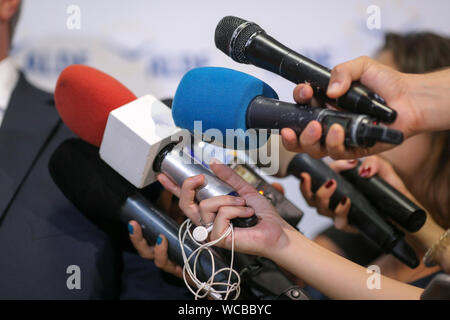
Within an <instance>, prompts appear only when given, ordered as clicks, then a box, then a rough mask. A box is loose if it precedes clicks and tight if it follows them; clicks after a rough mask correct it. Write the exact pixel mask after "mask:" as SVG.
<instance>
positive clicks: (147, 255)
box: [128, 220, 154, 260]
mask: <svg viewBox="0 0 450 320" xmlns="http://www.w3.org/2000/svg"><path fill="white" fill-rule="evenodd" d="M128 231H129V234H130V240H131V243H132V244H133V246H134V247H135V248H136V250H137V252H138V253H139V255H140V256H141V257H142V258H144V259H148V260H153V258H154V247H151V246H149V245H148V243H147V240H145V238H144V237H143V235H142V229H141V226H140V225H139V224H138V223H137V222H136V221H134V220H131V221H130V222H128Z"/></svg>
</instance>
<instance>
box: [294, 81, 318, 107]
mask: <svg viewBox="0 0 450 320" xmlns="http://www.w3.org/2000/svg"><path fill="white" fill-rule="evenodd" d="M313 95H314V91H313V89H312V88H311V86H310V85H309V84H306V83H300V84H299V85H297V86H296V87H295V89H294V100H295V102H297V103H300V104H304V103H308V102H310V101H311V99H312V97H313Z"/></svg>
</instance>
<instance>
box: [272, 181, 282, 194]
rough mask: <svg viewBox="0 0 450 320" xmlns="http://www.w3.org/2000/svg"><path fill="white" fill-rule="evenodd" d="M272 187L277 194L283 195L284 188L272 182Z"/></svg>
mask: <svg viewBox="0 0 450 320" xmlns="http://www.w3.org/2000/svg"><path fill="white" fill-rule="evenodd" d="M272 187H274V188H275V189H276V190H277V191H278V192H279V193H281V194H283V195H284V188H283V186H282V185H281V184H279V183H276V182H273V183H272Z"/></svg>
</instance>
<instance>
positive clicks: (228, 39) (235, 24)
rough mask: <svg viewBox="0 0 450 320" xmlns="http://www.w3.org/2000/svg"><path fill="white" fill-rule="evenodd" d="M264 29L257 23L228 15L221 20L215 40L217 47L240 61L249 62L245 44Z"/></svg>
mask: <svg viewBox="0 0 450 320" xmlns="http://www.w3.org/2000/svg"><path fill="white" fill-rule="evenodd" d="M261 31H262V32H264V30H263V29H262V28H261V27H260V26H258V25H257V24H256V23H253V22H249V21H247V20H244V19H241V18H238V17H234V16H227V17H225V18H223V19H222V20H220V21H219V23H218V24H217V27H216V32H215V36H214V41H215V43H216V47H217V48H218V49H219V50H221V51H222V52H223V53H225V54H226V55H227V56H230V57H231V58H232V59H233V60H234V61H236V62H239V63H247V64H248V63H249V60H248V59H247V57H246V56H245V45H246V43H247V41H248V40H249V39H250V37H251V36H252V35H254V34H255V33H257V32H261Z"/></svg>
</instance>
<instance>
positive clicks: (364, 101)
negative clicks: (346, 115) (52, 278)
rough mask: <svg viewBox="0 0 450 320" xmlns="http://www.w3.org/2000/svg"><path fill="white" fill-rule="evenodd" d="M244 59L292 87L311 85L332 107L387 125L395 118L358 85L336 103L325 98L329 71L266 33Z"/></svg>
mask: <svg viewBox="0 0 450 320" xmlns="http://www.w3.org/2000/svg"><path fill="white" fill-rule="evenodd" d="M245 55H246V58H247V59H248V60H249V61H250V62H251V63H252V64H253V65H255V66H258V67H260V68H263V69H266V70H269V71H272V72H274V73H276V74H279V75H280V76H282V77H283V78H285V79H287V80H289V81H291V82H293V83H295V84H299V83H310V84H311V87H312V88H313V90H314V93H315V96H316V97H320V98H321V99H323V100H324V101H326V102H327V103H329V104H331V105H334V106H337V107H340V108H342V109H345V110H347V111H350V112H354V113H360V114H367V115H371V116H373V117H375V118H377V119H379V120H382V121H385V122H389V123H392V122H394V121H395V119H396V117H397V113H396V111H395V110H393V109H391V108H389V107H388V106H386V103H385V101H384V100H383V99H382V98H381V97H379V96H377V95H376V94H375V93H373V92H372V91H370V90H369V89H368V88H367V87H365V86H363V85H362V84H361V83H359V82H353V84H352V85H351V87H350V89H349V90H348V91H347V93H345V94H344V95H343V96H341V97H340V98H339V99H337V100H335V99H330V98H328V96H327V94H326V91H327V88H328V84H329V82H330V78H331V70H330V69H328V68H326V67H324V66H322V65H320V64H318V63H317V62H315V61H312V60H311V59H308V58H307V57H305V56H302V55H301V54H299V53H297V52H295V51H293V50H292V49H290V48H288V47H286V46H285V45H283V44H281V43H280V42H278V41H277V40H275V39H274V38H272V37H271V36H269V35H268V34H267V33H265V32H259V33H257V34H256V35H255V36H253V37H252V38H250V40H249V41H248V43H247V45H246V47H245Z"/></svg>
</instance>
